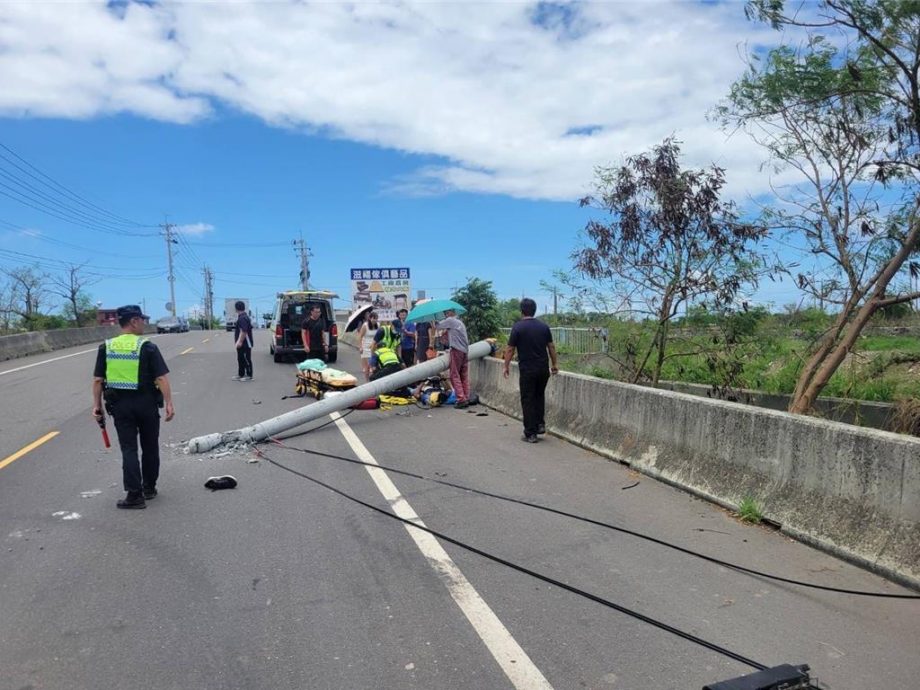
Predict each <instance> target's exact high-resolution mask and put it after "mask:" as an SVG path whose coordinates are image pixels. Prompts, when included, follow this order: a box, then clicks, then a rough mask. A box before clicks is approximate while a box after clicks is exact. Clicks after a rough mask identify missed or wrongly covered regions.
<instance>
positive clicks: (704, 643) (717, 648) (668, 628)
mask: <svg viewBox="0 0 920 690" xmlns="http://www.w3.org/2000/svg"><path fill="white" fill-rule="evenodd" d="M255 452H256V453H257V454H258V455H260V456H261V457H263V458H265V460H267V461H268V462H269V463H271V464H272V465H274V466H275V467H278V468H279V469H282V470H285V471H286V472H290V473H291V474H294V475H296V476H298V477H301V478H303V479H306V480H307V481H309V482H313V483H314V484H317V485H318V486H321V487H323V488H324V489H327V490H328V491H331V492H332V493H334V494H337V495H339V496H341V497H342V498H345V499H347V500H349V501H351V502H353V503H357V504H358V505H360V506H364V507H365V508H368V509H369V510H373V511H374V512H376V513H379V514H380V515H385V516H386V517H388V518H391V519H393V520H397V521H399V522H401V523H403V524H404V525H410V526H412V527H414V528H415V529H418V530H421V531H423V532H427V533H428V534H430V535H432V536H433V537H436V538H438V539H440V540H442V541H445V542H447V543H448V544H453V545H454V546H458V547H460V548H461V549H464V550H465V551H469V552H470V553H474V554H476V555H477V556H482V557H483V558H485V559H487V560H490V561H492V562H494V563H498V564H499V565H503V566H505V567H507V568H510V569H512V570H515V571H517V572H519V573H523V574H525V575H530V576H531V577H533V578H535V579H537V580H540V581H541V582H545V583H546V584H549V585H552V586H554V587H558V588H559V589H563V590H565V591H567V592H571V593H572V594H575V595H577V596H580V597H583V598H585V599H587V600H589V601H593V602H594V603H596V604H601V605H602V606H606V607H607V608H610V609H613V610H615V611H619V612H620V613H623V614H626V615H627V616H630V617H632V618H635V619H636V620H639V621H642V622H643V623H647V624H649V625H652V626H654V627H656V628H658V629H659V630H663V631H665V632H669V633H671V634H672V635H676V636H677V637H681V638H683V639H685V640H687V641H689V642H692V643H694V644H697V645H699V646H701V647H705V648H706V649H709V650H710V651H713V652H716V653H717V654H721V655H722V656H725V657H728V658H729V659H732V660H734V661H737V662H739V663H742V664H745V665H746V666H750V667H751V668H755V669H757V670H759V671H762V670H764V669H765V668H767V667H766V666H765V665H764V664H761V663H760V662H758V661H754V660H753V659H749V658H748V657H746V656H743V655H741V654H739V653H737V652H733V651H732V650H730V649H727V648H725V647H722V646H721V645H718V644H716V643H714V642H709V641H708V640H705V639H703V638H702V637H698V636H696V635H694V634H692V633H689V632H686V631H685V630H681V629H680V628H675V627H674V626H672V625H668V624H667V623H663V622H662V621H659V620H657V619H655V618H652V617H651V616H647V615H645V614H643V613H639V612H638V611H635V610H633V609H630V608H627V607H626V606H623V605H621V604H617V603H616V602H614V601H611V600H609V599H605V598H603V597H600V596H598V595H596V594H591V593H590V592H587V591H585V590H583V589H579V588H578V587H575V586H573V585H570V584H567V583H565V582H562V581H561V580H557V579H555V578H552V577H549V576H548V575H544V574H542V573H539V572H537V571H535V570H531V569H530V568H527V567H525V566H522V565H519V564H517V563H514V562H513V561H509V560H507V559H505V558H502V557H501V556H496V555H495V554H493V553H489V552H488V551H484V550H483V549H479V548H477V547H475V546H472V545H470V544H467V543H466V542H463V541H460V540H459V539H454V538H453V537H450V536H448V535H446V534H444V533H443V532H439V531H437V530H434V529H431V528H430V527H427V526H424V525H420V524H418V523H417V522H413V521H412V520H409V519H407V518H404V517H400V516H399V515H396V514H395V513H391V512H390V511H388V510H384V509H383V508H380V507H378V506H375V505H373V504H372V503H368V502H367V501H362V500H361V499H360V498H356V497H355V496H352V495H350V494H348V493H346V492H345V491H342V490H341V489H337V488H336V487H334V486H332V485H331V484H327V483H326V482H324V481H322V480H320V479H316V478H315V477H311V476H310V475H308V474H306V473H304V472H300V471H298V470H295V469H293V468H291V467H288V466H286V465H283V464H282V463H280V462H278V461H277V460H274V459H272V458H271V457H269V456H268V455H266V454H265V453H264V452H263V451H262V450H260V449H258V448H256V449H255Z"/></svg>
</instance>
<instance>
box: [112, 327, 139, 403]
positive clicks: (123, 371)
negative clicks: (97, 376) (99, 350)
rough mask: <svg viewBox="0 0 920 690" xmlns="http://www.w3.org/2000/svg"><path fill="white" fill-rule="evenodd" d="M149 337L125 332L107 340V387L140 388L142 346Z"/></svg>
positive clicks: (129, 389) (131, 389)
mask: <svg viewBox="0 0 920 690" xmlns="http://www.w3.org/2000/svg"><path fill="white" fill-rule="evenodd" d="M146 342H147V338H141V337H139V336H136V335H132V334H130V333H123V334H121V335H120V336H118V337H117V338H111V339H109V340H106V341H105V387H106V388H114V389H117V390H124V391H136V390H138V389H139V388H140V364H141V347H142V346H143V345H144V343H146Z"/></svg>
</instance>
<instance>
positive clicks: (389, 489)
mask: <svg viewBox="0 0 920 690" xmlns="http://www.w3.org/2000/svg"><path fill="white" fill-rule="evenodd" d="M330 417H332V419H334V420H335V425H336V426H337V427H338V429H339V431H340V432H341V434H342V436H343V437H344V438H345V441H346V442H347V443H348V445H349V446H350V447H351V449H352V451H354V453H355V455H357V456H358V459H359V460H361V461H363V462H366V463H369V464H371V465H377V464H378V463H377V460H376V459H375V458H374V456H373V455H371V453H370V451H369V450H368V449H367V447H366V446H365V445H364V443H363V442H362V441H361V439H360V438H358V435H357V434H356V433H355V432H354V430H353V429H352V428H351V427H350V426H349V425H348V423H347V422H346V421H345V420H344V419H343V418H342V416H341V415H339V413H337V412H333V413H332V414H331V415H330ZM364 469H366V470H367V473H368V474H369V475H370V476H371V480H372V481H373V482H374V484H375V485H376V487H377V489H378V491H380V493H381V495H382V496H383V497H384V498H385V499H386V501H387V503H389V504H390V505H391V506H392V508H393V512H394V513H396V514H397V515H398V516H400V517H401V518H403V519H406V520H411V521H412V522H415V523H417V524H419V525H422V526H425V523H424V522H423V521H422V519H421V518H420V517H419V516H418V514H417V513H416V512H415V509H413V508H412V506H411V505H410V504H409V501H407V500H406V499H405V497H404V496H403V495H402V494H401V493H400V491H399V489H398V488H396V485H395V484H394V483H393V481H392V480H391V479H390V476H389V475H388V474H387V473H386V472H384V471H383V470H382V469H380V468H379V467H368V466H365V468H364ZM403 526H404V527H405V528H406V531H407V532H408V533H409V536H410V537H412V540H413V541H414V542H415V545H416V546H417V547H418V549H419V551H421V552H422V555H423V556H425V558H426V560H427V561H428V564H429V565H430V566H431V567H432V569H433V570H434V571H435V573H436V574H437V576H438V578H439V579H440V580H441V582H443V583H444V585H445V586H446V587H447V591H448V592H449V593H450V596H451V598H452V599H453V600H454V602H455V603H456V604H457V606H459V607H460V610H461V611H462V612H463V615H464V616H466V619H467V620H468V621H469V622H470V625H472V626H473V630H475V631H476V634H477V635H479V638H480V639H481V640H482V642H483V644H485V646H486V648H487V649H488V650H489V652H490V653H491V654H492V657H493V658H494V659H495V661H496V662H497V663H498V665H499V666H500V667H501V669H502V671H504V673H505V675H506V676H507V677H508V680H510V681H511V683H512V684H513V685H514V687H515V688H518V690H552V685H550V683H549V681H548V680H546V678H545V677H544V676H543V673H542V672H541V671H540V669H538V668H537V666H536V664H534V663H533V661H532V660H531V659H530V657H529V656H527V653H526V652H525V651H524V650H523V649H522V648H521V646H520V645H519V644H518V642H517V640H515V639H514V637H512V635H511V633H510V632H509V631H508V629H507V628H506V627H505V625H504V623H502V622H501V620H499V618H498V616H497V615H495V612H494V611H492V609H491V608H489V605H488V604H487V603H486V602H485V600H484V599H483V598H482V597H481V596H480V594H479V592H477V591H476V589H475V588H474V587H473V585H472V584H471V583H470V581H469V580H467V579H466V576H465V575H464V574H463V573H462V572H461V571H460V568H458V567H457V565H456V563H454V561H453V559H451V557H450V556H449V555H448V554H447V551H445V550H444V547H443V546H441V544H440V542H439V541H438V540H437V539H436V538H435V537H434V536H433V535H431V534H429V533H428V532H425V531H422V530H419V529H415V528H414V527H412V526H411V525H405V524H404V525H403Z"/></svg>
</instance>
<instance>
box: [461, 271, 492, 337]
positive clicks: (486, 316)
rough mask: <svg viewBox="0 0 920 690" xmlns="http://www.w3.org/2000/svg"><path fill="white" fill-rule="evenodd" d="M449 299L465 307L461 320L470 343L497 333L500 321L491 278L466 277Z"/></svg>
mask: <svg viewBox="0 0 920 690" xmlns="http://www.w3.org/2000/svg"><path fill="white" fill-rule="evenodd" d="M451 299H453V300H454V301H455V302H457V304H462V305H463V306H464V307H465V308H466V314H464V315H463V322H464V324H465V325H466V330H467V335H468V336H469V339H470V342H471V343H473V342H476V341H478V340H482V339H483V338H491V337H494V336H496V335H498V332H499V330H500V329H501V327H502V323H501V322H500V321H499V315H498V297H496V296H495V291H494V290H493V289H492V281H491V280H480V279H479V278H467V283H466V285H464V286H463V287H462V288H460V289H459V290H457V291H456V292H454V294H453V295H452V296H451Z"/></svg>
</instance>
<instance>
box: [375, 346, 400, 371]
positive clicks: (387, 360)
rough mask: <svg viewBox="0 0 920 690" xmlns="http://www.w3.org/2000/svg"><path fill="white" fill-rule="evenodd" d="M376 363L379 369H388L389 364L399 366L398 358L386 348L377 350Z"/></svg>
mask: <svg viewBox="0 0 920 690" xmlns="http://www.w3.org/2000/svg"><path fill="white" fill-rule="evenodd" d="M377 361H378V362H380V366H381V367H388V366H390V365H391V364H399V357H397V356H396V353H395V352H393V350H391V349H390V348H388V347H378V348H377Z"/></svg>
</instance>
